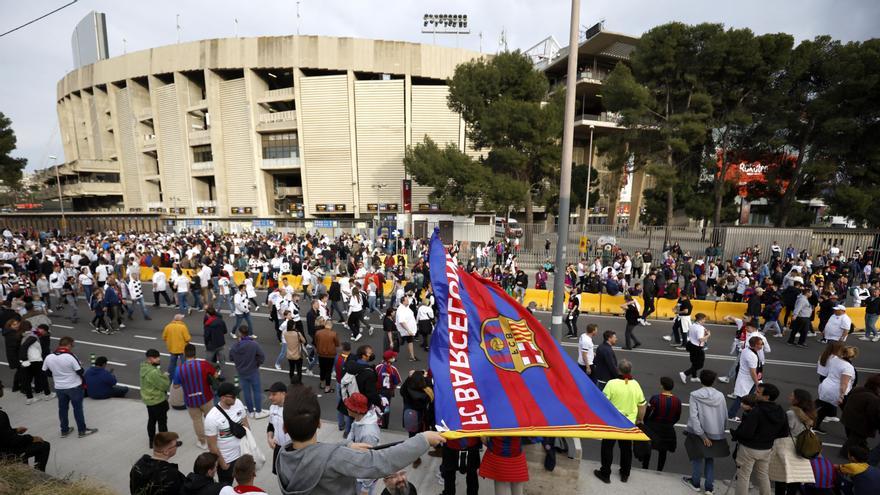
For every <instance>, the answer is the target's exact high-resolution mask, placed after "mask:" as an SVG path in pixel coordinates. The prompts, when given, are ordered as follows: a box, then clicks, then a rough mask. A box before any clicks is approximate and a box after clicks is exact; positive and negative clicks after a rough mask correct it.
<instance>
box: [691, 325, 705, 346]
mask: <svg viewBox="0 0 880 495" xmlns="http://www.w3.org/2000/svg"><path fill="white" fill-rule="evenodd" d="M705 335H706V327H704V326H703V325H700V324H699V323H694V324H692V325H691V327H690V328H689V329H688V342H690V343H691V344H693V345H695V346H697V347H703V343H702V342H700V339H702V338H703V337H704V336H705Z"/></svg>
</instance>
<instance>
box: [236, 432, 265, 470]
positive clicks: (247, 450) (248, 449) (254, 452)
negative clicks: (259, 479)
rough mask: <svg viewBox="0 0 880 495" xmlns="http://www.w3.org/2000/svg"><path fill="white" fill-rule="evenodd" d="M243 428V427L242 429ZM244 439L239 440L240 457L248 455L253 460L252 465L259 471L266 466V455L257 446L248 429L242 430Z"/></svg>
mask: <svg viewBox="0 0 880 495" xmlns="http://www.w3.org/2000/svg"><path fill="white" fill-rule="evenodd" d="M242 428H244V427H242ZM244 431H245V437H244V438H242V439H241V455H250V456H251V457H253V458H254V464H256V465H257V471H259V470H260V469H261V468H262V467H263V465H264V464H266V455H265V454H263V451H262V450H260V447H259V445H257V439H256V437H254V434H253V433H252V432H251V430H250V428H244Z"/></svg>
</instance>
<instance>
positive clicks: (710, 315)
mask: <svg viewBox="0 0 880 495" xmlns="http://www.w3.org/2000/svg"><path fill="white" fill-rule="evenodd" d="M691 305H693V307H694V310H693V311H692V312H691V315H695V314H697V313H703V314H704V315H706V320H707V321H712V322H717V321H718V320H719V319H720V318H724V315H721V317H720V318H719V317H718V316H717V315H718V309H717V306H716V303H715V301H698V300H696V299H694V300H692V301H691Z"/></svg>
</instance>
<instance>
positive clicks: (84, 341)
mask: <svg viewBox="0 0 880 495" xmlns="http://www.w3.org/2000/svg"><path fill="white" fill-rule="evenodd" d="M52 339H53V340H61V339H60V338H59V337H52ZM75 342H76V343H77V344H85V345H93V346H96V347H106V348H108V349H119V350H120V351H130V352H140V353H144V352H147V351H146V350H145V349H132V348H131V347H122V346H119V345H110V344H101V343H98V342H89V341H86V340H75ZM159 355H160V356H166V357H171V354H168V353H165V352H160V353H159Z"/></svg>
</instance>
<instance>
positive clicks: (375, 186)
mask: <svg viewBox="0 0 880 495" xmlns="http://www.w3.org/2000/svg"><path fill="white" fill-rule="evenodd" d="M370 187H372V188H373V189H375V190H376V201H377V202H376V224H377V225H376V228H377V229H378V228H379V227H381V226H382V189H384V188H386V187H388V184H373V185H372V186H370Z"/></svg>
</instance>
